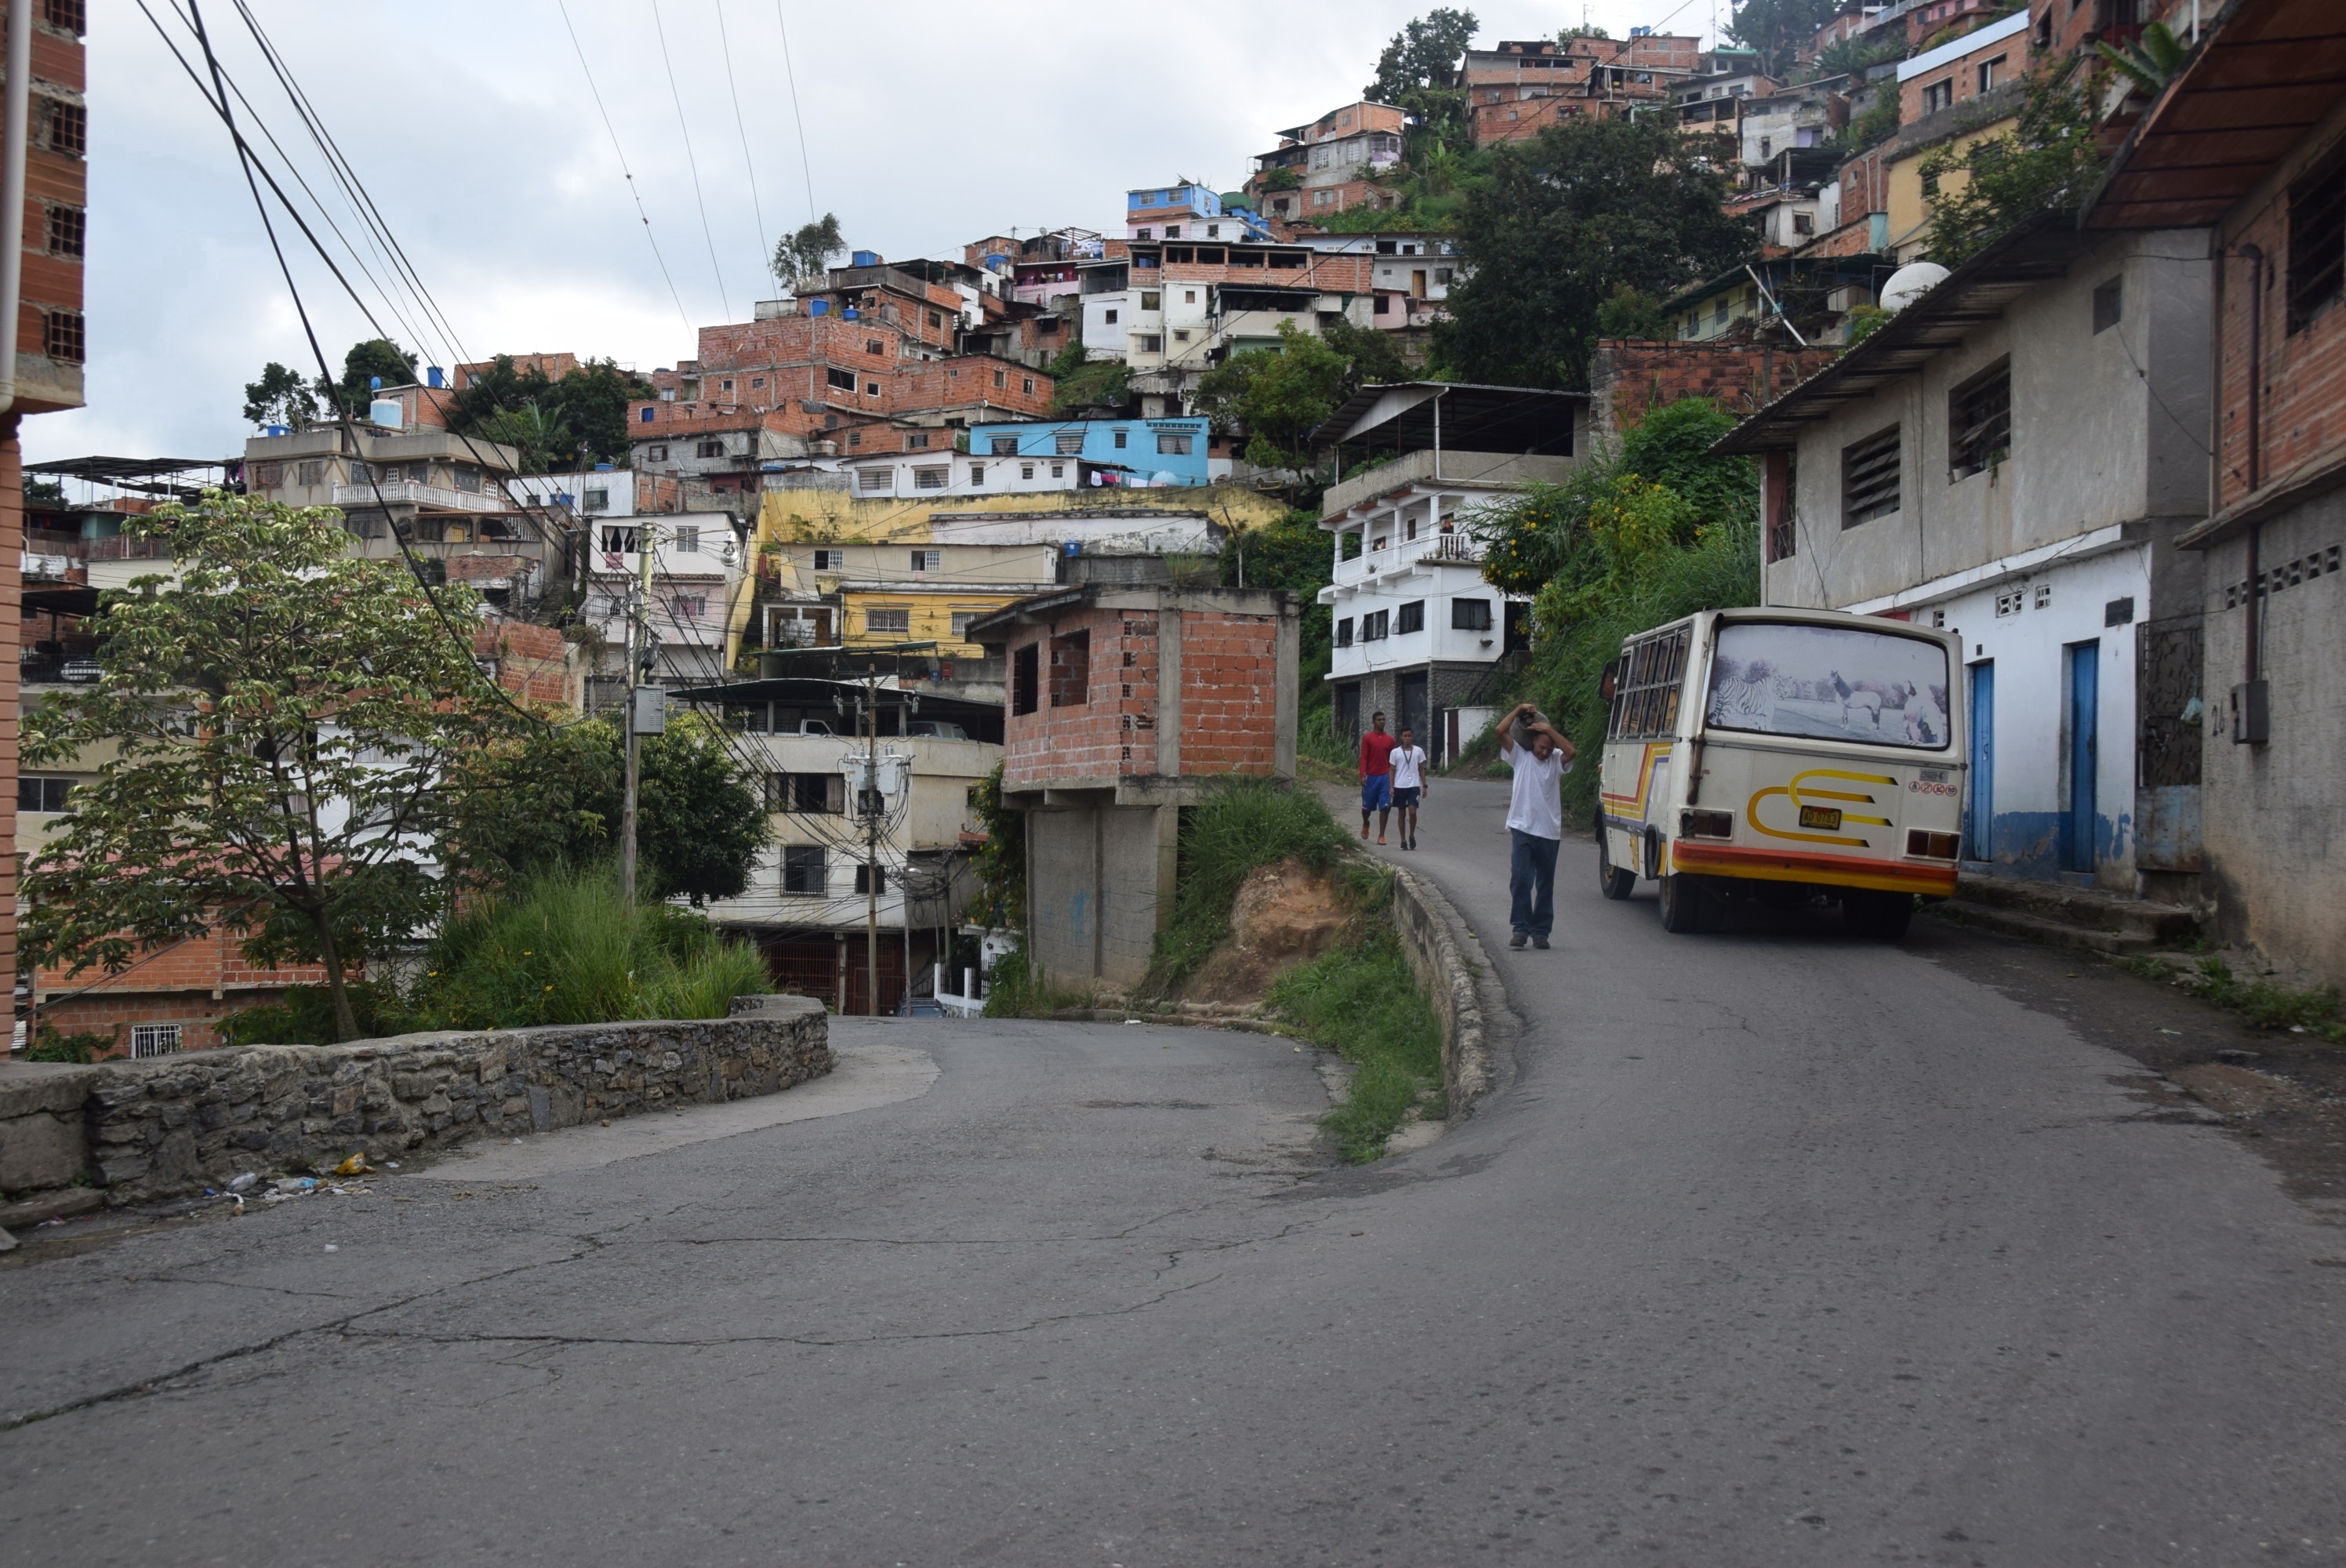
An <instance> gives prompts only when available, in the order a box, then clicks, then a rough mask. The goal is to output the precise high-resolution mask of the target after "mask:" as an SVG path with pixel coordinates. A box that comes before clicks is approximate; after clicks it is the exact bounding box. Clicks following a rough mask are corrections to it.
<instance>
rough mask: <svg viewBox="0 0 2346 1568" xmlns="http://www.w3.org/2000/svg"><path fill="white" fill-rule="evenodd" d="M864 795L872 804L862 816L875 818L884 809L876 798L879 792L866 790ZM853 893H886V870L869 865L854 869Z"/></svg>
mask: <svg viewBox="0 0 2346 1568" xmlns="http://www.w3.org/2000/svg"><path fill="white" fill-rule="evenodd" d="M864 794H866V795H867V796H871V797H872V804H871V805H869V806H867V807H866V808H865V809H864V812H863V814H864V815H865V816H867V817H877V816H879V815H880V814H881V813H882V811H884V810H885V809H886V807H885V806H884V805H882V803H881V802H880V801H879V799H878V797H879V794H880V791H878V790H877V789H866V790H865V791H864ZM855 891H857V892H859V893H865V894H871V893H884V892H886V891H888V868H887V867H885V866H874V865H869V864H866V865H860V866H858V867H856V868H855Z"/></svg>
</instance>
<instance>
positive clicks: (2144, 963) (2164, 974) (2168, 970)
mask: <svg viewBox="0 0 2346 1568" xmlns="http://www.w3.org/2000/svg"><path fill="white" fill-rule="evenodd" d="M2117 964H2118V967H2119V968H2121V969H2124V970H2127V971H2128V972H2132V973H2135V974H2138V975H2140V976H2142V977H2143V978H2144V979H2145V980H2156V981H2160V982H2163V983H2167V984H2169V985H2172V986H2174V987H2176V988H2177V989H2178V990H2180V991H2187V992H2188V993H2191V994H2192V995H2194V996H2197V997H2200V998H2202V999H2204V1000H2206V1001H2208V1002H2212V1003H2215V1004H2216V1005H2217V1006H2219V1007H2223V1008H2229V1010H2230V1011H2232V1012H2234V1013H2239V1014H2240V1015H2241V1016H2242V1017H2243V1018H2246V1019H2247V1020H2248V1021H2249V1023H2253V1024H2255V1025H2256V1026H2257V1027H2258V1028H2259V1029H2302V1030H2305V1031H2306V1032H2307V1033H2312V1034H2319V1035H2321V1036H2322V1037H2323V1038H2324V1039H2327V1040H2331V1041H2335V1042H2337V1043H2339V1044H2346V1013H2341V1010H2340V1006H2339V1000H2338V993H2336V992H2335V991H2327V990H2324V991H2299V990H2296V989H2294V988H2292V987H2290V986H2286V985H2275V984H2274V983H2272V982H2270V981H2269V980H2242V979H2241V978H2240V977H2239V976H2238V975H2236V974H2234V973H2233V972H2232V966H2231V965H2230V964H2229V963H2226V962H2224V961H2223V960H2222V959H2220V958H2203V959H2201V960H2200V961H2199V962H2198V966H2197V967H2196V968H2194V969H2188V970H2185V969H2178V968H2177V967H2176V966H2175V965H2174V964H2171V963H2168V962H2167V961H2166V960H2164V959H2157V958H2137V957H2129V958H2121V959H2118V960H2117Z"/></svg>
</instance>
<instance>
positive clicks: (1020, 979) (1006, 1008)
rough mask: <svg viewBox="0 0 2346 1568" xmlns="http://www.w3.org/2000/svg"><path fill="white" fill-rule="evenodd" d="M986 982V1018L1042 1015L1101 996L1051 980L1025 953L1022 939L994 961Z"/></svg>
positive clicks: (1095, 1000)
mask: <svg viewBox="0 0 2346 1568" xmlns="http://www.w3.org/2000/svg"><path fill="white" fill-rule="evenodd" d="M986 983H987V985H988V987H989V989H988V990H987V992H986V993H985V1016H986V1017H988V1018H1045V1017H1048V1016H1049V1015H1050V1014H1052V1013H1065V1012H1066V1011H1067V1010H1069V1009H1070V1008H1084V1007H1095V1006H1097V1005H1098V1003H1099V1000H1100V998H1099V993H1097V992H1096V991H1089V990H1086V991H1076V990H1071V989H1069V988H1067V987H1065V986H1058V985H1054V984H1052V983H1051V982H1050V977H1049V976H1047V975H1045V973H1044V972H1043V971H1042V970H1041V968H1040V967H1038V966H1037V965H1036V964H1035V962H1034V961H1033V960H1031V959H1029V958H1028V957H1027V956H1026V944H1025V942H1020V943H1019V944H1018V945H1017V946H1016V947H1014V948H1012V949H1011V950H1010V951H1009V952H1005V953H1004V954H1003V955H1002V956H1001V957H1000V958H997V959H995V960H994V968H993V969H992V970H990V971H988V972H987V974H986Z"/></svg>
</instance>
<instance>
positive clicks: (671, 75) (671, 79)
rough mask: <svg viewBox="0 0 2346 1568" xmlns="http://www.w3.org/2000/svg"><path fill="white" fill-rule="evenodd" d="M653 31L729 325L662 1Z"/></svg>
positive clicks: (720, 305)
mask: <svg viewBox="0 0 2346 1568" xmlns="http://www.w3.org/2000/svg"><path fill="white" fill-rule="evenodd" d="M652 31H653V32H655V33H657V34H658V36H659V48H660V64H661V65H662V66H665V67H666V68H667V70H668V98H669V100H670V101H671V102H673V103H674V104H675V105H676V127H677V130H678V133H679V134H681V135H682V137H684V163H685V167H686V168H688V169H689V170H691V172H692V199H693V201H694V202H695V203H696V204H697V205H698V206H699V209H700V235H701V238H702V239H706V240H707V241H708V242H709V270H710V271H711V272H713V273H715V274H716V275H717V308H718V310H719V311H722V312H723V313H724V316H725V319H726V320H728V321H730V320H732V315H733V311H732V307H731V306H730V305H729V304H727V303H726V300H725V269H724V268H723V267H721V266H719V264H718V261H717V234H716V231H715V230H714V229H710V228H709V199H708V198H707V197H706V196H704V195H702V194H701V189H700V160H699V158H696V157H694V156H693V151H692V127H691V126H690V125H689V124H688V122H687V121H686V119H685V117H684V93H683V90H682V89H681V88H679V87H678V86H677V85H676V62H675V61H673V60H671V59H670V58H669V57H668V27H667V25H665V24H664V23H662V22H661V21H660V8H659V0H652Z"/></svg>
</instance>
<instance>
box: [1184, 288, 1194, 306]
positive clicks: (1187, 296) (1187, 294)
mask: <svg viewBox="0 0 2346 1568" xmlns="http://www.w3.org/2000/svg"><path fill="white" fill-rule="evenodd" d="M1181 302H1182V303H1183V304H1185V305H1194V304H1196V303H1197V302H1198V290H1195V289H1184V290H1181Z"/></svg>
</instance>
